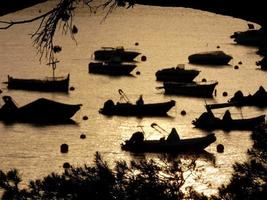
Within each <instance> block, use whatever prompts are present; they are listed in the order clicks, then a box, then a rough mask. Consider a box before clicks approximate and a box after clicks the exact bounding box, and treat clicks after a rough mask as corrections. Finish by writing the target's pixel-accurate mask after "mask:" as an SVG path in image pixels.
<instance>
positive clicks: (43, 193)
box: [0, 153, 206, 200]
mask: <svg viewBox="0 0 267 200" xmlns="http://www.w3.org/2000/svg"><path fill="white" fill-rule="evenodd" d="M161 160H162V162H161V164H159V163H158V162H155V161H154V160H142V161H140V162H135V161H131V163H130V165H127V164H126V162H125V161H117V162H116V165H115V167H114V170H112V169H111V168H110V167H109V166H108V165H107V163H106V162H105V161H103V159H102V157H101V155H100V154H99V153H96V154H95V164H94V166H87V165H84V166H83V167H72V166H71V167H70V168H68V169H65V171H64V173H62V174H61V175H59V174H56V173H51V174H50V175H48V176H46V177H44V178H43V179H41V180H35V181H30V182H29V184H28V187H27V188H24V189H20V187H19V183H20V182H21V181H22V179H21V177H20V174H19V172H18V171H17V170H15V169H12V170H10V171H8V172H3V171H1V170H0V188H2V189H3V190H4V194H3V196H2V199H88V198H90V199H99V200H100V199H101V200H109V199H110V200H111V199H114V200H115V199H121V200H122V199H123V200H134V199H153V200H162V199H165V200H174V199H206V197H205V196H203V195H201V194H199V193H197V192H196V191H195V190H193V188H191V187H188V188H186V190H183V189H182V188H183V186H184V183H185V180H186V177H185V176H184V172H186V171H188V170H189V171H191V172H192V173H193V171H194V170H195V168H196V165H195V161H194V160H192V161H190V162H189V163H188V164H187V165H186V167H185V165H184V164H182V163H181V162H180V161H172V162H167V161H166V160H164V159H163V158H162V159H161Z"/></svg>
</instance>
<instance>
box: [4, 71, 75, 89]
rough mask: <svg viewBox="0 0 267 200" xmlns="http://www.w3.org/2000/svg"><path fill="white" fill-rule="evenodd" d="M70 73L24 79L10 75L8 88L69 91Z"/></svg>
mask: <svg viewBox="0 0 267 200" xmlns="http://www.w3.org/2000/svg"><path fill="white" fill-rule="evenodd" d="M69 79H70V75H69V74H68V75H67V76H66V77H47V78H45V79H22V78H14V77H12V76H9V75H8V81H7V82H6V83H7V88H8V89H18V90H33V91H47V92H68V90H69Z"/></svg>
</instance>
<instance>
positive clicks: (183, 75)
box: [155, 65, 200, 82]
mask: <svg viewBox="0 0 267 200" xmlns="http://www.w3.org/2000/svg"><path fill="white" fill-rule="evenodd" d="M199 73H200V71H198V70H195V69H185V68H184V66H181V65H178V66H177V67H175V68H174V67H172V68H165V69H162V70H158V71H157V72H156V74H155V75H156V78H157V81H173V82H192V81H193V79H194V78H195V77H196V76H197V75H198V74H199Z"/></svg>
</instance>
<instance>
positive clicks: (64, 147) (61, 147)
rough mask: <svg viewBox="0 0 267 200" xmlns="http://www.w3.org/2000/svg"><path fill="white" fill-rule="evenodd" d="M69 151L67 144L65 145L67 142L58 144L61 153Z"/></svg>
mask: <svg viewBox="0 0 267 200" xmlns="http://www.w3.org/2000/svg"><path fill="white" fill-rule="evenodd" d="M68 151H69V145H67V144H62V145H61V146H60V152H61V153H67V152H68Z"/></svg>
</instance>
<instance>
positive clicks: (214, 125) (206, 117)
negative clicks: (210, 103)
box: [192, 110, 265, 130]
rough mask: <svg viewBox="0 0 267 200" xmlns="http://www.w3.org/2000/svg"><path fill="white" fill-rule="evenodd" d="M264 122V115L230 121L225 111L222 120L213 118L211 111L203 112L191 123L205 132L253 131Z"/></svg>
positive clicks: (228, 113)
mask: <svg viewBox="0 0 267 200" xmlns="http://www.w3.org/2000/svg"><path fill="white" fill-rule="evenodd" d="M264 122H265V115H260V116H257V117H253V118H247V119H232V117H231V115H230V112H229V111H228V110H227V111H226V112H225V114H224V116H223V118H222V119H220V118H218V117H215V116H214V115H213V113H212V112H211V111H208V112H204V113H202V114H201V116H200V117H199V118H197V119H195V120H193V121H192V124H193V125H195V127H197V128H201V129H205V130H214V129H223V130H253V129H255V128H256V127H257V126H259V125H260V124H262V123H264Z"/></svg>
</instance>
